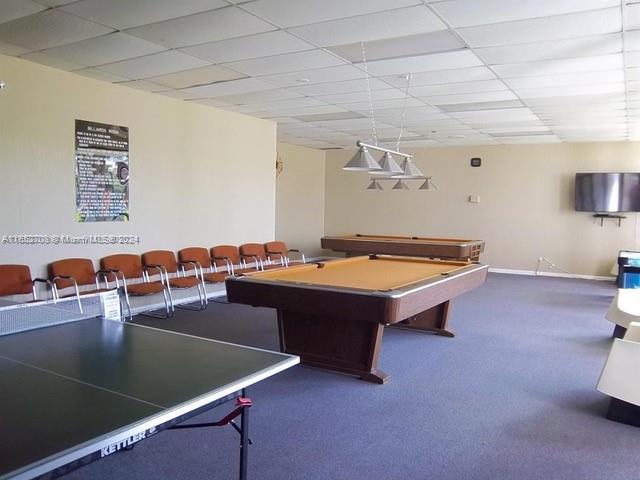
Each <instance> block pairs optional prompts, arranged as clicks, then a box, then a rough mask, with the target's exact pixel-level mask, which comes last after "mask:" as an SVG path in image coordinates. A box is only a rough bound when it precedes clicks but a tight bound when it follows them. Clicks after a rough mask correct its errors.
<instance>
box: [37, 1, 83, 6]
mask: <svg viewBox="0 0 640 480" xmlns="http://www.w3.org/2000/svg"><path fill="white" fill-rule="evenodd" d="M35 1H36V2H38V3H41V4H42V5H46V6H47V7H59V6H61V5H66V4H67V3H72V2H76V1H77V0H35Z"/></svg>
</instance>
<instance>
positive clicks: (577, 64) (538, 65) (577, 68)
mask: <svg viewBox="0 0 640 480" xmlns="http://www.w3.org/2000/svg"><path fill="white" fill-rule="evenodd" d="M622 67H623V58H622V54H613V55H601V56H598V57H583V58H566V59H562V60H544V61H541V62H528V63H509V64H505V65H495V66H494V67H493V70H494V71H495V72H496V73H497V74H498V75H500V77H502V78H509V77H530V76H537V75H562V74H566V73H574V72H592V71H598V70H615V69H619V68H622Z"/></svg>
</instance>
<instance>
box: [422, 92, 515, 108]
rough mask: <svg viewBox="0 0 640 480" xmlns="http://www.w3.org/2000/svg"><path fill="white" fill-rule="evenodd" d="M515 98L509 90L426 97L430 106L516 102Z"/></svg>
mask: <svg viewBox="0 0 640 480" xmlns="http://www.w3.org/2000/svg"><path fill="white" fill-rule="evenodd" d="M516 99H517V97H516V96H515V95H514V94H513V92H511V91H509V90H501V91H497V92H478V93H460V94H457V95H437V96H433V97H427V98H426V100H427V101H428V102H429V103H430V104H432V105H452V104H455V103H475V102H498V101H503V100H516Z"/></svg>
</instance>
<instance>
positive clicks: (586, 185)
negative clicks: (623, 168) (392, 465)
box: [576, 173, 640, 213]
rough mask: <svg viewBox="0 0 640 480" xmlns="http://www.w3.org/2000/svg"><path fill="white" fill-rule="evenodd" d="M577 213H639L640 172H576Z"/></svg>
mask: <svg viewBox="0 0 640 480" xmlns="http://www.w3.org/2000/svg"><path fill="white" fill-rule="evenodd" d="M576 210H577V211H579V212H599V213H610V212H611V213H612V212H640V173H576Z"/></svg>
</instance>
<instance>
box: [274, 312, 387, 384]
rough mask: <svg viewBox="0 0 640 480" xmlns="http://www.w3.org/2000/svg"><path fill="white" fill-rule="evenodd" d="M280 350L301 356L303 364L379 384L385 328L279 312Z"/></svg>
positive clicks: (383, 375)
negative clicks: (379, 362) (379, 359)
mask: <svg viewBox="0 0 640 480" xmlns="http://www.w3.org/2000/svg"><path fill="white" fill-rule="evenodd" d="M278 330H279V335H280V349H281V350H282V351H283V352H287V353H291V354H294V355H298V356H300V362H301V363H302V364H303V365H309V366H312V367H319V368H324V369H328V370H334V371H337V372H342V373H348V374H351V375H357V376H358V377H360V378H361V379H362V380H365V381H367V382H372V383H377V384H382V383H385V382H386V381H387V379H388V378H389V375H387V374H386V373H384V372H383V371H381V370H379V369H378V357H379V354H380V347H381V345H382V334H383V332H384V325H382V324H380V323H377V322H367V321H362V320H351V319H347V318H339V317H326V316H321V315H311V314H306V313H299V312H292V311H286V310H285V311H282V310H280V309H279V310H278Z"/></svg>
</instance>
